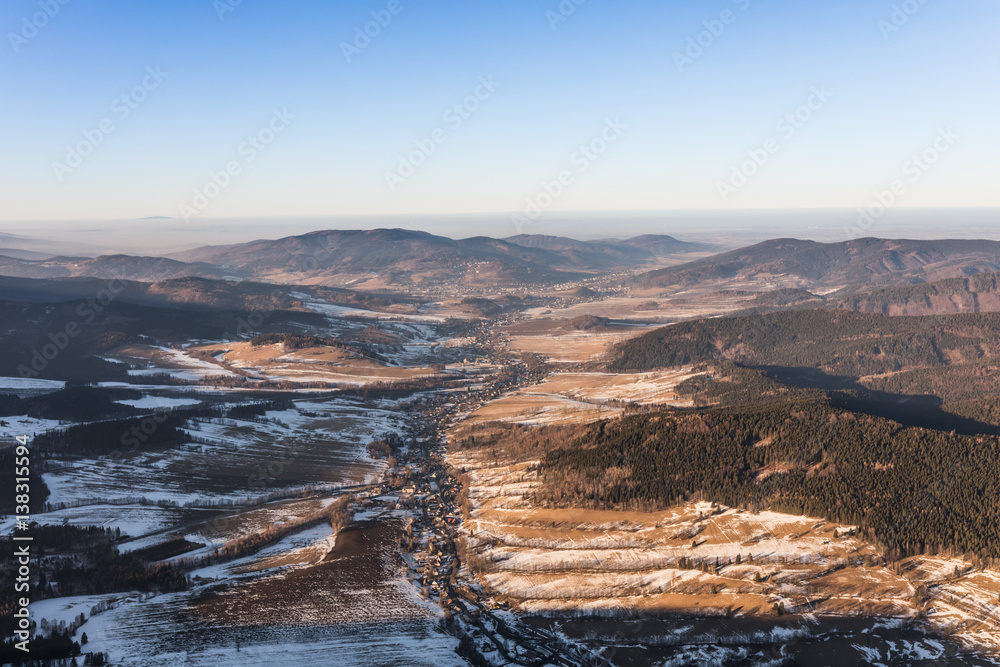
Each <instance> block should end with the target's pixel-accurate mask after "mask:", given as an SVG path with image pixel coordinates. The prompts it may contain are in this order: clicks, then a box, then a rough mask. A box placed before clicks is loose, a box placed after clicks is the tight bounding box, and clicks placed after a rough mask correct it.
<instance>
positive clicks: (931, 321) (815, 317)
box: [608, 310, 1000, 377]
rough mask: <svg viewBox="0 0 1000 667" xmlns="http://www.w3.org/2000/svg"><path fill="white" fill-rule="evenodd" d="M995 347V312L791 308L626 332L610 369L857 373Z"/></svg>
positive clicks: (979, 354)
mask: <svg viewBox="0 0 1000 667" xmlns="http://www.w3.org/2000/svg"><path fill="white" fill-rule="evenodd" d="M996 355H1000V313H974V314H959V315H940V316H926V317H891V316H887V315H881V314H871V313H854V312H849V311H837V310H794V311H782V312H776V313H767V314H763V315H745V316H740V317H728V318H717V319H707V320H695V321H691V322H682V323H679V324H674V325H671V326H667V327H663V328H661V329H656V330H654V331H651V332H649V333H647V334H645V335H642V336H639V337H637V338H633V339H631V340H628V341H626V342H624V343H622V344H620V345H618V346H617V347H616V348H614V349H613V350H612V352H611V357H610V359H609V361H608V367H609V369H610V370H612V371H617V372H621V371H647V370H651V369H654V368H662V367H668V366H681V365H687V364H692V363H701V362H708V361H720V360H731V361H737V362H740V363H744V364H748V365H758V366H764V365H766V366H782V367H795V368H811V369H818V370H822V371H825V372H827V373H830V374H834V375H842V376H850V377H861V376H865V375H875V374H881V373H890V372H894V371H900V370H906V369H917V368H931V367H936V366H945V365H949V364H956V363H962V362H968V361H973V360H976V359H980V358H983V357H987V356H996Z"/></svg>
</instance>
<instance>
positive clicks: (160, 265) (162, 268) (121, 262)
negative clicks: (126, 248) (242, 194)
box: [0, 255, 241, 282]
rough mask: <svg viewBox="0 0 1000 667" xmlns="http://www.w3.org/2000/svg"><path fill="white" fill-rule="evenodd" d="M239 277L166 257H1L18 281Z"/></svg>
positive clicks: (3, 272) (0, 267)
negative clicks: (79, 278)
mask: <svg viewBox="0 0 1000 667" xmlns="http://www.w3.org/2000/svg"><path fill="white" fill-rule="evenodd" d="M240 275H241V274H239V273H234V272H233V271H228V270H225V269H222V268H219V267H217V266H212V265H210V264H205V263H203V262H195V263H188V262H179V261H176V260H172V259H167V258H165V257H134V256H131V255H103V256H101V257H94V258H89V257H49V258H47V259H24V258H16V257H11V256H2V255H0V276H13V277H19V278H75V277H87V278H109V279H110V278H117V279H120V280H140V281H148V282H155V281H159V280H169V279H171V278H182V277H188V276H197V277H200V278H214V279H223V278H233V277H237V278H238V277H240Z"/></svg>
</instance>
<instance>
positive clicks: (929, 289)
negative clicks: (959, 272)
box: [832, 273, 1000, 315]
mask: <svg viewBox="0 0 1000 667" xmlns="http://www.w3.org/2000/svg"><path fill="white" fill-rule="evenodd" d="M832 305H833V306H834V307H836V308H844V309H847V310H854V311H858V312H863V313H883V314H886V315H944V314H948V313H979V312H997V311H1000V273H981V274H978V275H974V276H969V277H968V278H965V277H963V278H948V279H945V280H940V281H937V282H934V283H926V284H921V285H911V286H907V287H894V288H890V289H883V290H875V291H871V292H865V293H859V294H854V295H851V296H846V297H842V298H839V299H837V300H836V301H834V302H833V303H832Z"/></svg>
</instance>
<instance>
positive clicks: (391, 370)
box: [192, 343, 434, 384]
mask: <svg viewBox="0 0 1000 667" xmlns="http://www.w3.org/2000/svg"><path fill="white" fill-rule="evenodd" d="M192 350H193V351H197V352H202V353H207V354H209V355H212V357H213V358H214V359H217V360H218V363H220V364H221V365H222V366H225V367H230V368H234V369H238V370H240V371H245V372H248V373H250V374H252V375H254V376H256V377H266V378H268V379H270V380H289V381H292V382H295V381H302V382H342V383H349V384H368V383H372V382H388V381H392V380H408V379H412V378H417V377H426V376H429V375H433V374H434V371H432V370H431V369H429V368H398V367H395V366H386V365H384V364H381V363H379V362H377V361H373V360H371V359H365V358H363V357H360V356H358V355H357V354H353V353H351V352H350V351H348V350H342V349H340V348H335V347H307V348H301V349H298V350H286V349H285V348H284V346H283V345H281V344H276V345H263V346H259V347H258V346H254V345H251V344H250V343H220V344H216V345H205V346H201V347H197V348H192Z"/></svg>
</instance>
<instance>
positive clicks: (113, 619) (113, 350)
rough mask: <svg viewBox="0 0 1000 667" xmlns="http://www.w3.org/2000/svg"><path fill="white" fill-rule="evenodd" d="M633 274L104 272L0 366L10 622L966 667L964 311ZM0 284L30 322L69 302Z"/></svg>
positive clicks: (995, 636)
mask: <svg viewBox="0 0 1000 667" xmlns="http://www.w3.org/2000/svg"><path fill="white" fill-rule="evenodd" d="M550 244H551V242H550ZM630 275H635V276H641V275H642V273H641V270H638V269H637V270H634V271H633V273H632V274H630ZM73 280H74V281H75V280H92V279H73ZM183 280H189V279H188V278H184V279H183ZM199 280H200V279H199ZM630 280H631V278H629V277H628V276H626V277H624V278H623V277H622V276H621V275H620V274H618V273H611V274H607V275H603V276H601V275H598V276H595V277H592V278H588V279H587V280H586V281H585V283H580V282H577V281H572V282H568V283H563V284H553V285H536V286H535V288H534V289H533V291H532V292H531V293H526V292H523V291H520V292H519V290H517V289H514V290H511V289H501V290H498V291H496V292H483V291H482V290H481V289H480V288H478V287H474V288H471V289H468V288H463V279H462V278H458V279H456V280H454V281H453V282H449V283H448V287H447V289H446V290H445V291H446V292H447V293H448V295H449V296H448V297H447V298H445V299H442V300H440V301H431V300H429V299H428V297H427V296H421V295H418V292H419V290H417V291H412V292H411V290H410V288H409V287H407V286H405V285H397V286H396V287H394V288H393V289H392V290H386V291H382V292H379V293H377V294H376V293H355V292H351V291H350V290H344V291H329V289H328V288H316V290H327V291H314V290H313V288H307V287H300V286H292V287H280V286H275V287H273V288H267V289H264V288H262V287H255V286H253V285H252V284H250V283H246V282H194V283H189V285H188V286H189V287H190V288H191V289H192V290H194V291H193V292H192V293H191V295H190V304H192V305H188V306H182V305H180V302H178V301H170V300H167V301H164V300H163V299H161V297H156V299H158V300H159V301H157V302H155V303H154V301H153V300H151V299H152V297H151V296H150V295H152V294H169V293H170V289H169V288H168V287H167V285H166V284H163V285H161V284H157V285H156V286H145V285H143V284H136V285H130V286H128V289H127V290H122V296H121V297H120V298H118V299H116V300H114V301H113V302H112V303H111V304H110V305H109V307H108V308H106V309H105V310H104V312H102V313H99V314H98V316H97V317H95V318H94V321H93V322H92V323H88V326H87V327H86V328H85V329H83V330H84V331H85V332H86V333H85V335H84V336H81V337H79V338H78V339H76V340H74V341H73V343H74V344H73V345H70V346H67V348H66V350H65V351H61V352H60V354H59V355H58V356H57V357H56V358H55V359H54V360H52V363H50V364H48V365H46V367H45V368H43V369H41V370H38V371H33V370H30V369H29V372H28V373H25V374H23V375H26V376H27V377H20V378H19V377H10V378H9V379H7V380H5V381H4V384H3V386H4V387H5V388H4V389H3V392H2V393H3V394H4V395H3V398H2V401H0V407H2V408H3V410H4V414H3V416H0V428H3V429H4V433H5V434H8V435H9V437H18V436H25V437H30V438H31V439H32V443H33V444H32V446H33V452H34V454H33V456H34V457H35V461H34V462H33V466H34V469H35V470H37V471H38V476H37V477H35V478H33V479H34V480H35V481H34V482H33V485H34V490H33V499H34V498H37V499H38V500H37V501H36V502H35V504H34V505H33V507H32V513H31V520H32V521H34V522H35V523H34V524H33V526H34V528H33V529H34V530H35V531H38V539H39V540H40V541H41V543H42V544H43V545H47V546H44V547H43V548H44V551H43V553H44V556H42V557H41V558H42V560H41V561H40V563H39V566H40V572H42V573H44V574H43V579H40V580H38V581H37V582H36V584H35V586H36V591H37V594H36V597H37V596H38V595H40V597H37V601H36V602H33V609H34V610H35V616H36V623H38V626H37V627H38V631H39V636H40V637H47V638H48V639H47V640H46V641H48V642H49V645H51V646H52V649H51V650H52V651H57V650H60V649H58V648H57V647H58V646H60V645H65V644H60V643H59V642H67V641H68V642H69V643H70V644H71V643H72V642H73V641H76V642H77V643H79V642H80V639H81V637H82V636H83V633H86V635H87V639H88V642H87V644H86V646H80V651H81V652H83V653H88V652H89V653H91V654H93V655H97V654H100V655H101V656H102V657H101V658H100V659H105V660H108V661H110V662H111V663H112V664H122V665H157V664H163V662H164V661H166V660H171V661H177V660H183V661H185V662H186V663H187V664H205V665H207V664H213V665H218V664H236V663H245V664H270V663H269V662H268V661H269V660H271V659H272V658H271V656H274V655H276V654H281V655H282V656H285V659H288V660H304V661H306V662H311V661H315V660H317V659H318V656H320V655H323V654H325V653H327V652H330V651H337V652H338V653H339V654H341V655H344V656H356V657H355V658H351V659H352V660H356V661H359V662H364V661H368V662H376V663H378V664H387V665H391V664H399V665H404V664H456V665H457V664H495V665H501V664H512V665H535V664H558V665H616V664H649V665H666V664H687V663H688V662H691V661H705V660H714V661H717V662H720V663H726V664H744V663H746V664H750V663H757V662H767V661H772V662H774V663H775V664H786V663H787V664H794V663H793V662H791V661H794V660H813V661H815V660H817V659H819V658H818V656H821V655H824V652H826V651H829V650H831V649H832V647H836V651H837V652H838V654H839V655H841V656H853V657H850V658H847V657H845V659H847V660H863V659H864V660H873V661H876V662H878V661H887V662H894V661H901V660H917V659H924V660H937V661H947V660H952V661H955V660H958V661H961V664H976V665H978V664H984V665H985V664H995V663H994V662H993V660H994V659H995V658H996V657H997V656H998V655H1000V654H998V653H997V652H998V651H1000V617H998V616H997V614H996V611H995V610H996V608H997V607H996V601H997V599H998V597H997V596H998V595H1000V569H998V568H997V555H998V554H996V553H995V548H996V547H995V544H997V543H996V542H995V541H994V535H993V533H994V531H993V530H992V529H991V528H989V527H988V525H995V524H990V522H992V521H993V519H992V518H991V517H993V516H994V513H995V512H996V508H995V507H994V503H993V500H992V498H995V497H996V495H995V493H994V489H993V485H994V484H995V480H996V479H997V477H989V474H988V473H989V471H991V470H994V469H995V468H996V465H995V461H994V459H995V456H994V454H995V452H996V451H1000V449H994V448H993V447H991V446H988V445H987V444H986V443H993V442H995V440H996V429H995V428H994V427H993V426H992V424H993V423H994V422H993V421H992V420H993V419H994V417H992V415H993V414H994V413H993V412H992V411H991V410H992V408H991V405H992V403H990V401H991V400H992V399H990V398H988V397H987V396H983V395H980V394H981V392H982V391H984V388H985V387H987V386H988V385H989V382H988V377H989V372H990V371H989V369H991V368H992V367H993V366H992V365H991V363H992V362H991V361H990V360H991V359H995V358H996V357H997V349H996V345H997V343H996V341H998V340H1000V333H998V332H1000V323H998V322H997V321H996V316H995V314H994V313H991V312H985V311H974V312H970V313H968V314H961V313H954V312H952V311H949V310H946V311H945V312H946V313H947V314H941V315H930V316H926V317H913V316H908V317H901V316H897V315H881V314H866V313H858V312H850V311H851V310H853V309H850V308H845V307H842V306H841V301H838V300H837V299H839V298H840V297H839V296H838V295H836V294H834V295H831V294H829V293H828V294H826V295H825V296H820V295H819V293H820V292H822V291H823V290H822V289H819V288H818V287H816V286H815V285H811V284H810V285H805V286H804V287H800V288H799V289H801V290H802V291H804V292H805V294H806V295H807V296H805V297H800V296H799V295H798V294H788V293H786V292H783V291H782V290H781V289H774V285H773V284H772V285H769V286H768V287H766V288H764V289H763V290H758V291H754V289H746V286H744V289H740V290H734V289H727V288H725V287H724V286H723V285H721V284H707V285H699V286H696V287H691V286H688V287H684V288H680V289H666V290H665V289H664V288H661V287H656V288H653V289H650V288H649V287H647V286H645V285H644V284H643V283H642V282H641V280H639V279H638V278H637V280H639V282H636V283H635V284H632V283H630V282H629V281H630ZM976 280H977V282H976V284H977V285H985V284H987V283H986V282H984V280H985V279H984V278H977V279H976ZM18 281H19V282H16V283H11V286H12V289H14V291H11V292H9V293H8V294H9V295H11V296H15V295H16V298H17V299H22V301H11V302H7V303H6V305H5V307H6V308H7V309H8V310H10V311H11V312H14V311H15V310H17V309H19V312H20V313H21V314H22V316H23V315H24V314H26V313H37V315H38V317H37V319H35V320H24V322H29V321H34V322H35V323H36V324H35V325H34V326H36V327H38V328H37V329H36V330H35V331H36V332H37V331H39V330H40V331H42V332H44V331H45V330H46V329H47V328H49V327H52V326H53V324H55V326H56V327H57V328H59V329H61V328H62V326H61V324H60V319H59V318H60V317H63V318H70V319H72V318H74V311H75V308H74V307H73V304H74V303H76V302H77V301H76V300H81V299H82V300H84V301H85V299H86V297H85V296H84V295H83V294H82V291H83V290H85V289H87V287H86V284H83V285H78V284H76V283H75V282H70V283H67V284H66V285H60V284H57V283H44V282H31V281H27V282H25V281H24V280H23V279H18ZM91 285H94V286H100V285H106V282H104V281H101V280H98V281H96V282H94V283H91ZM947 285H949V283H947V282H945V283H942V284H941V286H937V287H935V289H937V290H942V289H945V288H946V286H947ZM961 287H963V288H964V289H965V290H966V291H968V286H967V285H966V284H965V283H963V284H962V285H961ZM956 288H957V287H956ZM807 290H816V291H815V292H812V291H807ZM61 294H62V295H64V296H60V295H61ZM265 294H269V296H267V298H266V300H265V301H259V300H257V299H259V298H260V297H261V296H262V295H265ZM873 294H874V295H877V294H880V293H879V292H873ZM63 298H68V300H66V301H62V300H61V299H63ZM188 298H189V297H185V299H188ZM851 298H855V299H857V298H882V297H876V296H873V297H851ZM908 298H909V297H908ZM36 299H44V302H45V303H48V304H50V305H47V306H43V305H41V304H40V303H39V302H38V301H33V300H36ZM206 300H211V301H212V302H214V303H216V304H220V305H223V309H221V310H218V309H216V310H203V309H202V308H203V306H201V305H200V304H201V303H204V302H205V301H206ZM168 303H173V304H174V305H170V306H168V305H167V304H168ZM951 303H954V302H951ZM982 303H983V304H984V305H985V304H987V303H988V302H987V301H983V302H982ZM36 304H37V305H36ZM60 304H66V305H60ZM987 310H988V308H987ZM150 318H152V319H150ZM227 320H228V322H227ZM151 322H153V323H155V325H154V326H150V323H151ZM81 328H82V327H81ZM860 332H866V333H864V335H860V336H859V335H858V334H859V333H860ZM7 335H8V344H10V345H14V346H17V345H19V343H18V341H19V340H22V339H24V338H25V337H27V338H31V337H34V338H35V339H37V338H38V334H37V333H32V332H31V329H30V328H28V327H26V328H22V329H19V330H17V331H11V332H8V334H7ZM43 335H44V334H43ZM21 349H23V348H21ZM21 365H24V364H21ZM82 374H86V375H87V376H88V377H89V381H87V382H81V381H80V379H79V378H80V376H81V375H82ZM35 376H38V377H35ZM958 378H962V380H961V381H960V382H959V383H958V384H957V383H956V379H958ZM968 378H978V380H977V382H978V383H979V384H978V385H975V387H977V388H973V387H972V386H968V387H967V388H966V389H965V390H964V391H963V390H961V389H960V387H961V386H962V385H961V384H960V383H961V382H967V381H968V380H967V379H968ZM918 395H923V396H925V397H927V396H931V397H935V396H936V397H937V398H936V400H938V401H939V403H938V407H937V408H936V410H938V412H928V411H927V409H926V406H924V407H920V406H921V405H923V404H922V403H920V402H917V403H914V404H913V405H914V406H915V408H916V411H915V412H913V413H912V414H911V412H907V410H905V409H903V408H901V407H899V406H906V405H907V402H906V400H905V397H907V396H918ZM894 406H895V407H894ZM890 408H892V409H890ZM918 413H919V414H918ZM935 415H937V416H935ZM935 419H937V420H939V422H940V423H938V422H935V421H934V420H935ZM893 420H896V421H893ZM963 420H964V421H963ZM997 423H1000V422H997ZM956 425H957V429H955V428H953V426H956ZM946 428H947V429H950V430H948V431H945V430H943V429H946ZM883 433H884V434H885V435H884V436H883V435H881V434H883ZM837 434H843V435H837ZM838 438H847V439H848V440H849V441H850V442H853V443H864V444H861V445H857V446H860V447H861V449H860V450H859V451H853V450H852V449H850V447H847V448H846V449H845V448H844V447H845V445H841V444H838V443H840V440H838ZM662 443H671V445H670V448H665V447H664V445H663V444H662ZM956 443H962V444H961V446H958V448H957V449H956V446H957V445H956ZM854 446H855V445H851V447H854ZM913 448H918V449H913ZM918 451H919V454H918V455H916V456H915V457H914V453H915V452H918ZM859 452H860V453H859ZM907 456H909V457H910V459H911V460H912V461H908V460H906V457H907ZM859 457H860V459H859ZM921 457H923V458H921ZM852 461H860V462H862V463H863V465H860V466H857V465H855V466H853V467H852ZM923 461H926V462H927V463H928V464H929V465H931V466H932V467H931V468H929V469H925V468H919V472H913V471H916V470H918V468H913V471H911V467H912V466H913V465H914V463H915V464H917V465H918V466H919V465H922V463H921V462H923ZM908 466H910V467H908ZM984 472H985V473H987V476H985V477H984V476H983V474H981V473H984ZM912 475H924V477H919V476H918V477H911V476H912ZM886 479H894V480H898V481H894V482H892V485H891V488H892V489H894V490H893V491H892V492H891V493H890V494H889V495H886V493H887V492H886V488H890V487H883V486H880V485H882V484H884V482H883V481H880V480H886ZM831 484H832V485H834V486H833V487H830V488H836V489H837V491H836V494H837V495H836V496H833V497H836V498H837V499H838V500H837V504H836V505H830V504H825V503H826V502H827V501H826V500H825V498H827V497H828V495H824V494H828V493H832V491H827V487H829V486H830V485H831ZM911 484H912V485H914V486H912V489H913V490H910V491H907V489H911ZM824 485H826V486H824ZM973 490H974V491H975V493H976V495H975V496H970V495H969V492H970V491H973ZM906 493H911V494H912V495H910V496H907V495H906ZM871 494H881V495H882V496H883V500H882V503H881V505H882V506H883V507H888V508H889V509H888V510H885V511H873V506H872V504H871V503H870V501H869V498H870V497H872V495H871ZM897 502H898V503H902V504H903V505H901V507H903V506H906V507H908V508H909V509H907V510H905V511H904V510H901V509H900V510H897V509H893V508H894V505H893V503H897ZM907 503H908V505H907ZM8 511H9V510H8ZM886 512H888V513H886ZM2 525H3V531H2V532H3V533H4V534H11V533H14V532H15V531H16V529H17V527H16V525H15V521H14V517H13V516H12V515H8V516H7V518H5V519H4V521H3V524H2ZM957 526H964V527H968V526H974V527H972V528H967V529H964V532H961V533H960V532H958V531H957V530H956V527H957ZM89 527H97V528H96V529H95V528H89ZM95 530H96V531H100V532H93V531H95ZM81 531H91V532H90V533H86V532H81ZM101 550H105V551H101ZM106 550H113V551H114V552H115V553H117V554H118V555H117V556H114V557H112V560H111V561H108V560H107V557H105V556H101V557H98V556H97V554H98V553H107V551H106ZM67 563H73V564H74V567H76V568H79V570H80V572H83V573H88V572H89V573H90V574H89V575H84V576H83V577H81V576H80V575H76V574H74V575H71V574H70V570H67V569H66V565H67ZM109 567H115V568H120V569H129V571H133V572H135V575H133V576H132V578H131V579H128V580H125V581H122V582H120V583H119V582H118V581H117V580H114V579H107V578H106V575H105V574H103V573H104V572H107V571H108V570H107V568H109ZM88 576H89V578H88ZM81 614H82V617H81ZM195 637H199V638H202V639H205V638H209V640H207V641H198V642H197V644H195V643H194V638H195ZM362 656H364V657H362ZM416 656H420V657H419V658H417V657H416ZM345 659H347V658H345ZM421 660H425V661H426V662H421ZM727 661H728V662H727ZM741 661H742V662H741Z"/></svg>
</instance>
